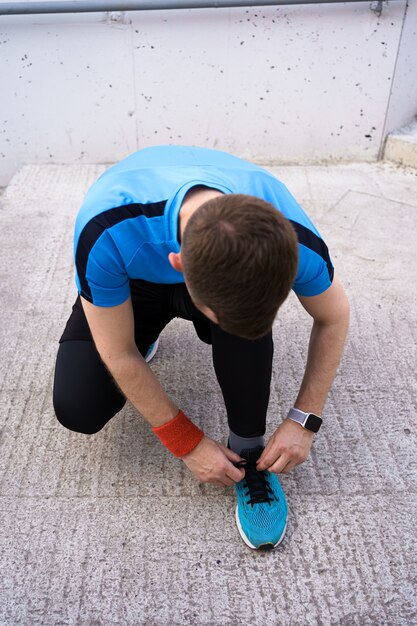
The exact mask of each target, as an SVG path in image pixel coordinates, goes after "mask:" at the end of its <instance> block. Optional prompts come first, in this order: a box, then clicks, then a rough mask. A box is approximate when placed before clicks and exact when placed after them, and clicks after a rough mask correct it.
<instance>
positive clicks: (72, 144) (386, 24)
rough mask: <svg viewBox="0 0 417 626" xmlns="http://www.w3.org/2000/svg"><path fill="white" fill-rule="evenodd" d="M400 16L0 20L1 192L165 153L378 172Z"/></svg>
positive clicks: (324, 13) (249, 13)
mask: <svg viewBox="0 0 417 626" xmlns="http://www.w3.org/2000/svg"><path fill="white" fill-rule="evenodd" d="M405 7H406V4H405V2H403V1H402V0H400V1H398V2H391V3H389V4H388V6H385V7H384V10H383V13H382V15H381V16H380V17H379V18H378V17H377V16H376V15H375V14H374V13H373V12H371V11H370V9H369V4H368V3H354V4H340V5H336V4H333V5H332V4H327V5H312V6H293V7H285V6H282V7H279V8H278V7H269V8H262V9H255V8H252V9H248V10H246V9H207V10H176V11H165V12H153V11H151V12H136V13H126V14H120V15H116V14H74V15H49V16H46V15H40V16H13V17H12V16H9V17H0V72H1V95H0V185H1V184H6V183H7V181H8V180H9V178H10V176H11V175H12V174H13V173H14V171H15V170H16V168H17V167H18V166H19V165H20V164H22V163H45V162H51V163H66V162H110V161H115V160H117V159H120V158H122V157H123V156H125V155H126V154H128V153H130V152H132V151H134V150H136V149H138V148H140V147H144V146H148V145H152V144H157V143H184V144H186V143H191V144H197V145H202V146H209V147H217V148H220V149H225V150H230V151H232V152H234V153H235V154H238V155H240V156H243V157H247V158H251V159H254V160H257V161H261V162H271V161H275V162H278V163H283V162H288V163H300V162H319V161H323V160H339V159H343V160H368V161H371V160H374V159H376V158H377V157H378V153H379V150H380V146H381V144H382V142H383V138H384V123H385V120H386V116H387V109H388V102H389V97H390V93H391V83H392V80H393V74H394V69H395V65H396V59H397V56H398V51H399V43H400V38H401V32H402V26H403V18H404V13H405ZM414 9H415V8H414ZM413 71H414V70H413ZM415 82H417V81H415ZM400 91H401V84H400V83H398V89H397V91H396V92H395V93H396V94H398V93H400ZM395 98H396V102H397V105H398V106H397V105H396V110H397V113H396V116H395V117H396V119H399V118H401V111H400V108H401V107H400V106H399V104H400V98H398V97H397V95H396V96H395Z"/></svg>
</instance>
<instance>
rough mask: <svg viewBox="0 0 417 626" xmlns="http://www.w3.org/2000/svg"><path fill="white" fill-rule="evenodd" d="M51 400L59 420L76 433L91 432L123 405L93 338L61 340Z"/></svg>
mask: <svg viewBox="0 0 417 626" xmlns="http://www.w3.org/2000/svg"><path fill="white" fill-rule="evenodd" d="M53 402H54V409H55V414H56V416H57V418H58V421H59V422H60V423H61V424H62V425H63V426H65V427H66V428H69V429H70V430H74V431H76V432H78V433H84V434H87V435H92V434H94V433H97V432H98V431H99V430H101V429H102V428H103V426H105V424H107V422H108V421H109V420H110V419H111V418H112V417H113V416H114V415H116V413H118V412H119V411H120V410H121V409H122V408H123V406H124V404H125V402H126V398H125V397H124V395H123V394H122V392H121V391H120V389H118V387H117V386H116V383H115V382H114V380H113V378H112V377H111V375H110V373H109V372H108V371H107V369H106V367H105V365H104V363H103V361H102V360H101V358H100V355H99V354H98V352H97V350H96V347H95V345H94V343H93V341H80V340H72V341H65V342H63V343H61V344H60V346H59V349H58V355H57V359H56V366H55V380H54V392H53Z"/></svg>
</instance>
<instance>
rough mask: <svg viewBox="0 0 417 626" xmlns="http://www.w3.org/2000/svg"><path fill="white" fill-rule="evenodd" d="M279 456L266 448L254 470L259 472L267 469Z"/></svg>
mask: <svg viewBox="0 0 417 626" xmlns="http://www.w3.org/2000/svg"><path fill="white" fill-rule="evenodd" d="M279 456H280V455H279V453H278V452H273V451H272V450H271V449H268V446H267V447H266V448H265V450H264V451H263V452H262V454H261V456H260V457H259V459H258V461H257V463H256V469H257V470H259V471H260V472H262V471H263V470H266V469H268V468H269V467H271V465H273V464H274V463H275V461H277V460H278V458H279Z"/></svg>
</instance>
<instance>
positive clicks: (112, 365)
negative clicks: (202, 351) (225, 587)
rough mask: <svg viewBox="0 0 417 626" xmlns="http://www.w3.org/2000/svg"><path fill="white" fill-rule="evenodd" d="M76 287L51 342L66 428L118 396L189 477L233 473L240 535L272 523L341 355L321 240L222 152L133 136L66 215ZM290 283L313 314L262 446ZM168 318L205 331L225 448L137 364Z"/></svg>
mask: <svg viewBox="0 0 417 626" xmlns="http://www.w3.org/2000/svg"><path fill="white" fill-rule="evenodd" d="M74 252H75V265H76V280H77V286H78V292H79V297H78V298H77V301H76V303H75V305H74V307H73V312H72V314H71V316H70V318H69V320H68V322H67V326H66V329H65V331H64V334H63V336H62V337H61V340H60V347H59V351H58V356H57V363H56V371H55V384H54V406H55V411H56V415H57V417H58V420H59V421H60V422H61V423H62V424H63V425H64V426H66V427H67V428H70V429H72V430H74V431H77V432H82V433H87V434H92V433H96V432H98V431H99V430H100V429H101V428H103V426H104V425H105V424H106V423H107V422H108V421H109V420H110V419H111V418H112V417H113V416H114V415H115V414H116V413H117V412H118V411H120V409H121V408H122V407H123V405H124V404H125V402H126V398H128V399H129V400H130V401H131V403H132V404H133V405H134V407H135V408H136V409H137V410H138V412H139V413H140V414H141V415H142V416H143V417H144V418H145V420H146V421H147V422H149V424H150V425H151V427H152V430H153V432H154V433H155V435H156V436H157V437H158V438H159V439H160V441H161V442H162V443H163V444H164V445H165V446H166V447H167V448H168V449H169V450H170V451H171V452H172V453H173V454H174V455H175V456H177V457H178V458H181V459H182V461H183V462H184V463H185V464H186V465H187V467H188V468H189V469H190V470H191V472H192V473H193V474H194V476H195V477H196V478H197V479H199V480H200V481H202V482H210V483H214V484H217V485H220V486H223V485H235V486H236V492H237V500H238V502H237V508H236V522H237V526H238V529H239V532H240V534H241V536H242V538H243V540H244V541H245V543H246V544H247V545H248V546H250V547H251V548H272V547H274V546H276V545H278V544H279V543H280V542H281V541H282V539H283V537H284V533H285V529H286V519H287V505H286V500H285V496H284V493H283V491H282V489H281V486H280V484H279V480H278V477H277V474H279V473H286V472H289V471H290V470H292V469H293V468H294V467H296V465H298V464H299V463H302V462H303V461H305V460H306V459H307V457H308V455H309V452H310V448H311V444H312V441H313V436H314V433H315V432H317V431H318V429H319V427H320V424H321V418H320V414H321V412H322V409H323V406H324V403H325V400H326V397H327V394H328V391H329V388H330V386H331V383H332V381H333V378H334V376H335V373H336V370H337V367H338V364H339V360H340V357H341V354H342V350H343V345H344V341H345V337H346V332H347V327H348V317H349V306H348V302H347V299H346V296H345V294H344V291H343V289H342V287H341V285H340V283H339V282H338V280H337V279H336V278H335V277H334V276H333V267H332V264H331V261H330V257H329V254H328V250H327V247H326V245H325V243H324V242H323V240H322V239H321V237H320V235H319V233H318V232H317V230H316V229H315V227H314V226H313V224H312V223H311V221H310V220H309V218H308V217H307V216H306V214H305V213H304V212H303V210H302V209H301V207H300V206H299V205H298V204H297V202H296V201H295V199H294V198H293V197H292V196H291V194H290V193H289V191H288V190H287V189H286V188H285V186H284V185H283V184H282V183H280V182H279V181H278V180H277V179H275V178H274V177H273V176H272V175H271V174H269V173H268V172H266V171H265V170H263V169H261V168H260V167H257V166H255V165H252V164H250V163H247V162H245V161H242V160H240V159H238V158H236V157H233V156H231V155H228V154H226V153H224V152H219V151H214V150H206V149H201V148H187V147H175V146H165V147H154V148H147V149H144V150H140V151H139V152H137V153H135V154H133V155H131V156H130V157H128V158H127V159H125V160H123V161H121V162H120V163H119V164H117V165H115V166H113V167H111V168H110V169H109V170H107V171H106V172H105V173H104V174H103V175H102V176H101V177H100V178H99V180H98V181H97V182H96V183H95V184H94V185H93V186H92V187H91V189H90V190H89V192H88V194H87V197H86V199H85V202H84V204H83V206H82V207H81V210H80V212H79V214H78V217H77V221H76V227H75V247H74ZM291 288H293V289H294V291H295V293H296V294H297V296H298V298H299V300H300V302H301V304H302V305H303V306H304V308H305V309H306V310H307V311H308V312H309V313H310V315H311V316H312V317H313V320H314V323H313V328H312V332H311V339H310V345H309V350H308V358H307V365H306V371H305V375H304V378H303V380H302V382H301V388H300V391H299V394H298V397H297V398H296V399H295V402H294V406H293V408H292V409H291V410H290V412H289V414H288V417H287V418H286V419H284V421H283V422H282V423H281V424H280V425H279V426H278V428H277V429H276V431H275V432H274V434H273V436H272V437H271V439H270V441H269V442H268V443H267V445H266V447H264V440H263V436H264V433H265V420H266V411H267V406H268V401H269V388H270V380H271V371H272V352H273V343H272V332H271V329H272V324H273V320H274V318H275V315H276V313H277V310H278V308H279V307H280V305H281V304H282V302H283V301H284V300H285V298H286V297H287V295H288V293H289V291H290V289H291ZM174 317H181V318H184V319H188V320H190V321H192V322H193V324H194V327H195V329H196V332H197V335H198V337H199V338H200V339H201V340H202V341H204V342H206V343H209V344H211V345H212V352H213V363H214V368H215V373H216V376H217V379H218V382H219V384H220V388H221V391H222V394H223V397H224V401H225V406H226V411H227V416H228V423H229V438H228V445H227V447H226V446H224V445H222V444H220V443H217V442H215V441H213V440H211V439H209V438H208V437H206V436H205V435H204V433H203V431H202V430H200V429H199V428H198V427H197V426H196V425H195V424H193V422H192V421H191V420H190V419H189V418H188V417H186V416H185V415H184V413H183V412H182V411H181V410H180V408H179V407H178V406H177V405H176V404H175V403H174V402H173V401H172V400H171V399H170V398H169V397H168V396H167V395H166V393H165V392H164V390H163V388H162V386H161V384H160V382H159V381H158V380H157V378H156V377H155V375H154V374H153V372H152V371H151V369H150V368H149V367H148V365H147V362H148V361H149V360H150V359H151V358H152V356H153V354H154V353H155V350H156V347H157V342H158V337H159V334H160V332H161V331H162V329H163V328H164V327H165V325H166V324H167V323H168V322H169V321H170V320H171V319H173V318H174Z"/></svg>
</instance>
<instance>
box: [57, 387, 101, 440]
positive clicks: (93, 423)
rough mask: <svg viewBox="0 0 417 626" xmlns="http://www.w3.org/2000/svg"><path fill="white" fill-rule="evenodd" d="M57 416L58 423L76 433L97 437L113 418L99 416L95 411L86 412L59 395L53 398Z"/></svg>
mask: <svg viewBox="0 0 417 626" xmlns="http://www.w3.org/2000/svg"><path fill="white" fill-rule="evenodd" d="M53 405H54V410H55V416H56V418H57V420H58V422H59V423H60V424H61V425H62V426H64V427H65V428H67V429H68V430H72V431H74V432H76V433H82V434H83V435H95V434H96V433H98V432H99V431H100V430H101V429H102V428H103V427H104V426H105V425H106V424H107V422H108V421H109V419H111V418H112V417H113V416H112V415H110V416H102V415H97V414H95V413H94V411H86V410H85V408H83V407H80V406H74V405H73V404H72V403H71V402H68V400H67V401H65V400H63V399H62V398H59V397H58V396H57V394H54V396H53Z"/></svg>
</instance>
